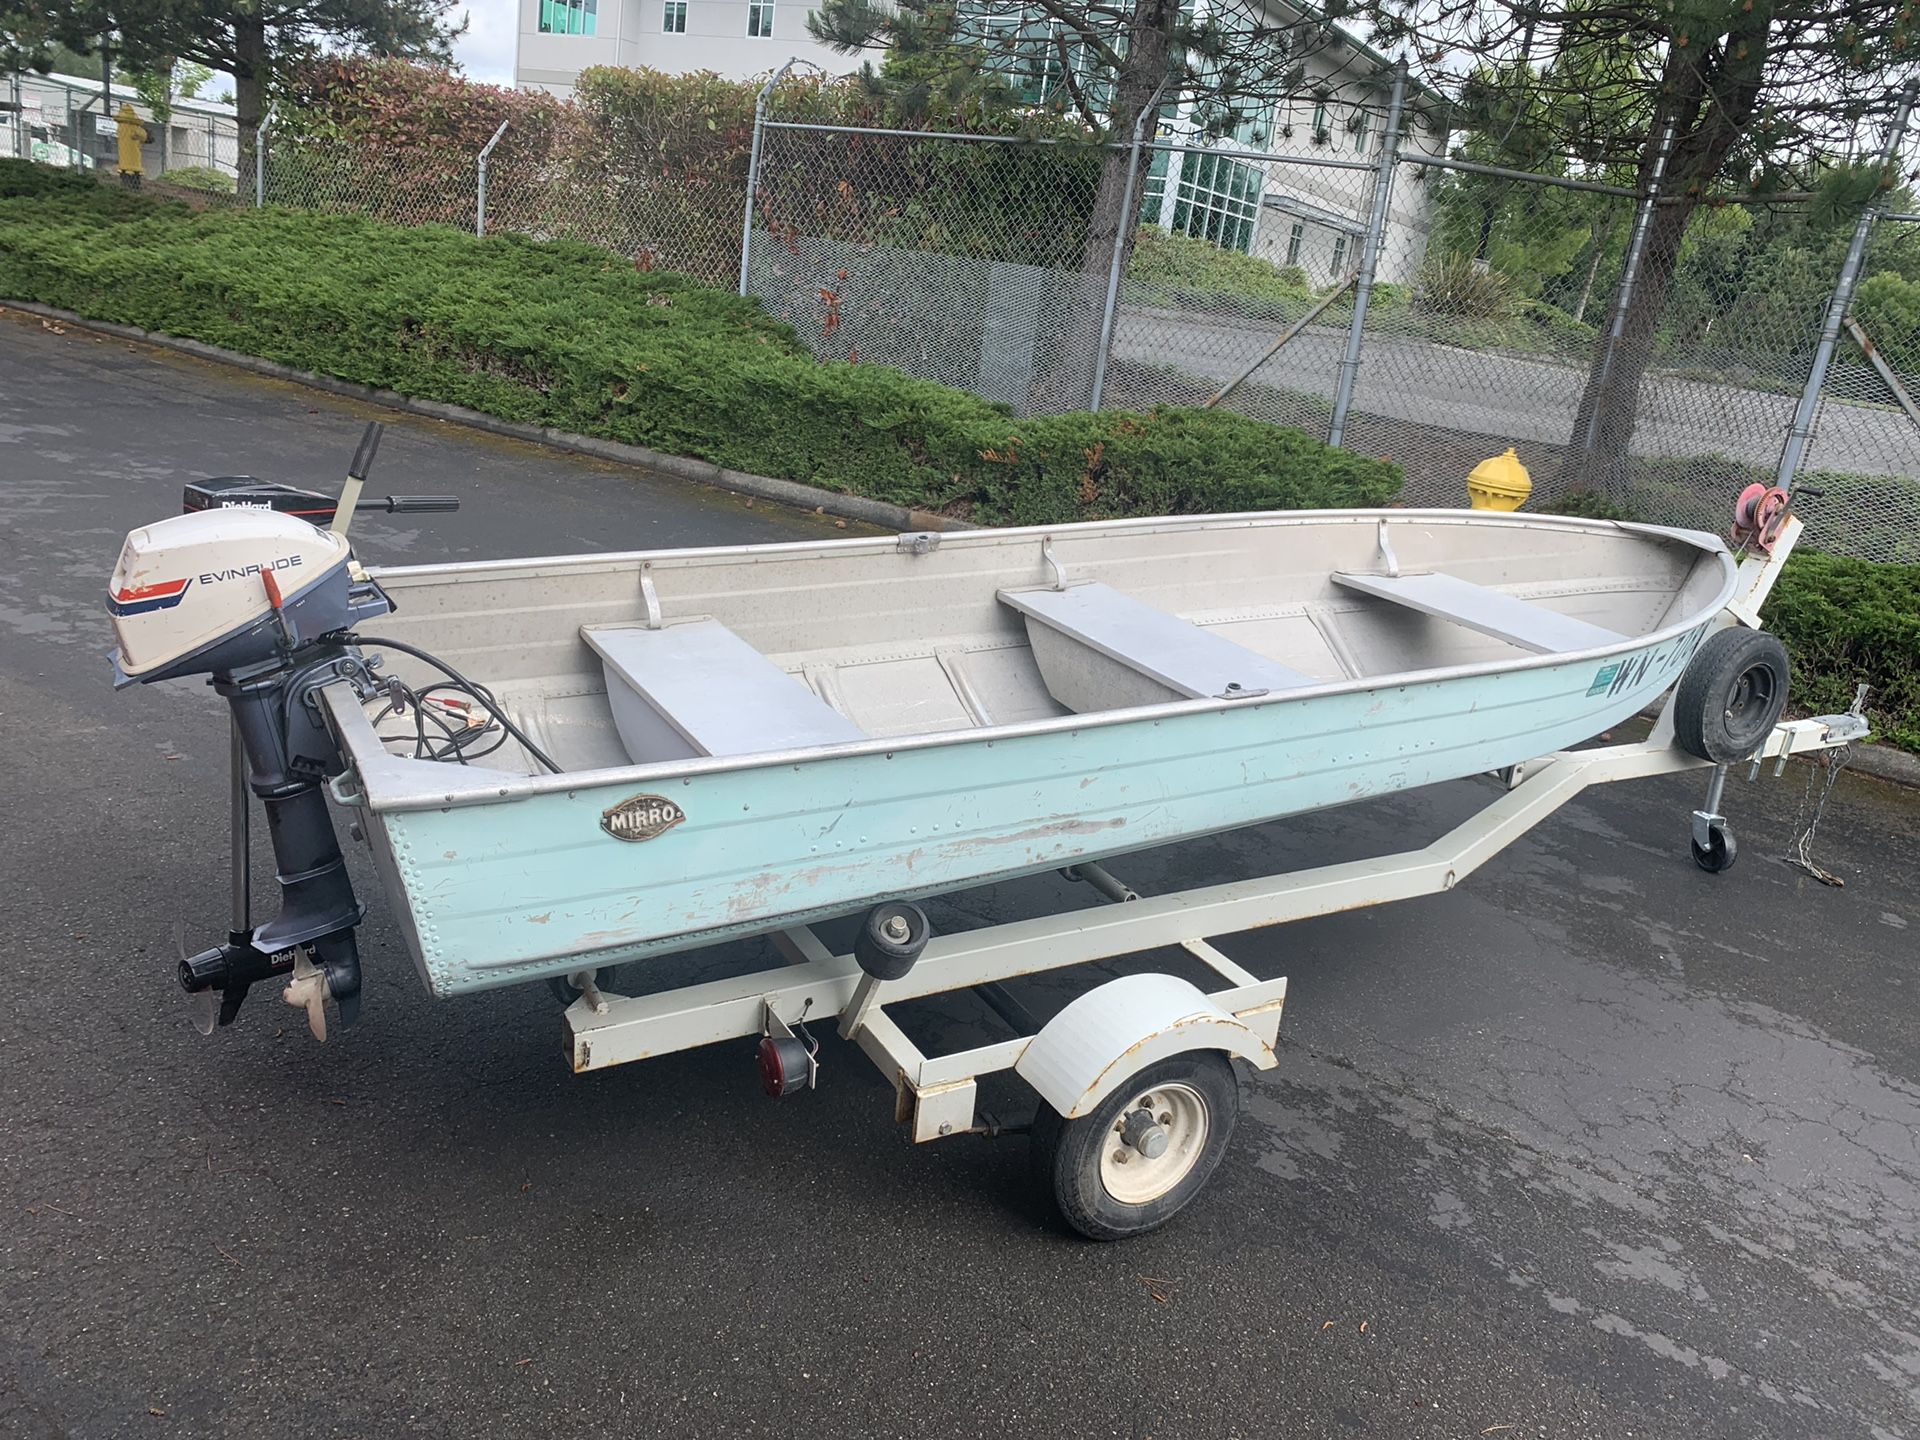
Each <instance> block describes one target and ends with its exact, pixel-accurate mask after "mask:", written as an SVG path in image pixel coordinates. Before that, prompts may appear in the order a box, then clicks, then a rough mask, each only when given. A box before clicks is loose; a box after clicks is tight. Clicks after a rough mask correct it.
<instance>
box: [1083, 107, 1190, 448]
mask: <svg viewBox="0 0 1920 1440" xmlns="http://www.w3.org/2000/svg"><path fill="white" fill-rule="evenodd" d="M1168 78H1171V77H1168ZM1166 88H1167V81H1166V80H1165V79H1163V80H1161V82H1160V83H1159V84H1158V85H1156V86H1154V87H1153V94H1152V95H1150V96H1148V97H1147V103H1146V104H1145V105H1143V106H1141V107H1140V113H1139V114H1138V115H1136V116H1134V117H1133V140H1132V142H1131V144H1129V146H1128V147H1127V183H1126V184H1124V185H1122V186H1121V187H1120V217H1119V219H1118V220H1117V221H1116V222H1115V224H1114V230H1113V259H1112V261H1111V262H1110V263H1109V264H1108V266H1107V294H1106V300H1105V302H1104V303H1103V305H1102V306H1101V310H1100V338H1099V339H1098V340H1097V341H1095V342H1094V343H1095V349H1094V352H1093V391H1092V393H1091V394H1090V395H1089V396H1088V397H1087V409H1089V410H1092V411H1095V412H1098V410H1099V409H1100V401H1101V399H1102V397H1103V396H1104V395H1105V393H1106V389H1107V352H1108V351H1110V350H1112V348H1113V324H1114V318H1115V317H1116V315H1118V313H1119V310H1120V274H1121V272H1122V271H1123V270H1125V269H1126V268H1127V252H1128V251H1129V250H1130V249H1131V248H1132V245H1131V243H1130V241H1131V232H1132V230H1133V227H1134V224H1135V218H1134V213H1133V202H1134V193H1135V186H1137V185H1138V184H1139V182H1140V151H1141V148H1142V147H1143V146H1144V145H1145V144H1146V143H1147V142H1146V126H1147V122H1148V121H1149V120H1152V119H1154V118H1155V117H1156V116H1157V115H1159V113H1160V96H1161V94H1162V92H1163V91H1165V90H1166ZM1156 128H1157V126H1156ZM1168 169H1169V170H1171V169H1172V162H1171V161H1169V162H1168Z"/></svg>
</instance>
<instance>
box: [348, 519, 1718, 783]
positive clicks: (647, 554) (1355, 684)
mask: <svg viewBox="0 0 1920 1440" xmlns="http://www.w3.org/2000/svg"><path fill="white" fill-rule="evenodd" d="M1326 520H1339V521H1345V522H1350V523H1361V522H1367V523H1372V522H1376V521H1379V520H1411V521H1420V522H1428V523H1444V524H1461V525H1464V524H1483V525H1484V524H1494V525H1502V526H1506V525H1513V526H1516V527H1521V528H1525V527H1531V526H1542V525H1544V526H1550V527H1554V528H1560V527H1565V528H1572V529H1581V530H1588V531H1591V532H1594V533H1598V534H1618V533H1621V532H1627V533H1631V534H1637V535H1644V536H1648V537H1651V538H1657V539H1663V540H1668V541H1673V542H1678V543H1681V544H1686V545H1690V546H1692V547H1693V548H1694V549H1696V550H1699V551H1701V552H1702V553H1704V554H1708V555H1712V556H1714V557H1715V558H1716V559H1718V560H1719V562H1720V569H1721V583H1720V587H1719V590H1718V592H1717V593H1716V595H1715V596H1714V598H1713V599H1712V601H1711V602H1709V603H1706V604H1703V605H1701V606H1700V607H1699V608H1698V609H1696V610H1692V611H1690V612H1689V613H1688V614H1687V615H1685V616H1684V617H1682V618H1681V619H1680V620H1678V621H1675V622H1673V623H1671V624H1669V625H1665V626H1662V627H1661V628H1660V629H1658V630H1654V631H1649V632H1647V633H1646V634H1643V635H1635V636H1627V637H1624V638H1622V639H1621V641H1620V642H1619V643H1618V644H1614V645H1600V646H1594V647H1592V648H1589V649H1586V650H1570V651H1562V652H1556V653H1549V654H1544V655H1527V656H1522V657H1517V658H1515V659H1510V660H1487V661H1477V662H1474V663H1472V664H1466V665H1449V666H1440V667H1437V668H1434V669H1431V670H1407V671H1402V672H1398V673H1396V674H1393V675H1390V676H1362V677H1352V678H1348V679H1343V680H1330V681H1328V682H1326V683H1325V684H1321V685H1312V686H1302V687H1300V688H1299V689H1297V690H1287V691H1281V692H1275V693H1272V694H1269V695H1265V696H1249V697H1248V698H1246V699H1241V700H1225V699H1219V698H1217V697H1211V696H1209V697H1204V698H1201V699H1195V700H1178V701H1171V702H1166V703H1160V704H1151V705H1134V706H1128V707H1125V708H1122V709H1116V710H1102V711H1098V712H1092V713H1087V714H1074V715H1060V716H1049V717H1046V718H1044V719H1039V720H1026V721H1018V722H1014V723H1011V724H1007V725H992V726H976V727H969V728H967V729H963V730H939V731H930V732H928V733H926V734H922V735H896V736H883V737H868V738H863V739H860V740H850V741H845V742H842V743H840V744H836V745H818V746H809V747H806V748H803V749H797V750H768V751H759V752H755V753H752V754H747V755H727V756H694V757H690V758H686V759H679V760H668V761H659V762H655V763H653V764H648V765H618V766H603V767H600V768H598V769H593V770H565V771H561V772H559V773H557V774H553V773H546V772H539V773H533V774H517V773H515V772H513V771H508V770H490V769H487V768H485V767H480V766H471V767H469V766H447V765H444V764H441V763H439V762H434V761H423V760H413V759H408V758H406V757H404V756H398V755H394V754H392V753H391V752H390V751H388V750H387V749H386V748H385V747H384V746H383V745H382V744H381V743H380V740H379V737H378V735H377V734H376V732H375V731H374V729H373V726H372V724H371V723H370V722H369V721H368V720H367V718H366V715H365V712H364V711H363V710H362V709H361V707H360V702H359V700H358V699H357V698H355V696H354V695H353V691H352V689H351V687H350V686H349V685H348V684H347V683H346V682H345V681H336V682H334V683H331V684H328V685H326V686H324V687H323V688H322V690H321V694H322V696H323V697H324V700H325V703H326V705H327V708H328V711H329V713H330V714H331V715H332V717H333V721H334V728H335V733H336V736H337V738H338V739H339V741H340V743H341V744H342V746H343V747H344V748H345V750H346V752H347V754H348V756H349V758H350V760H351V761H352V768H353V770H354V771H355V772H356V774H357V776H358V780H359V785H360V789H361V792H362V796H363V798H364V801H365V803H366V805H367V807H368V808H369V809H371V810H372V811H373V812H375V813H376V814H379V813H387V812H394V813H404V812H408V811H417V810H438V809H445V808H448V807H452V806H471V805H489V804H502V803H511V802H512V801H515V800H520V799H526V798H529V797H531V796H535V795H547V794H554V793H561V792H571V791H578V790H598V789H602V788H611V787H616V786H617V787H622V788H624V787H626V786H630V785H647V784H659V783H662V782H665V781H668V780H686V779H692V778H694V777H696V776H702V775H710V774H721V773H727V772H732V771H745V770H757V769H770V768H774V767H780V766H796V765H800V764H804V763H810V762H814V761H821V760H839V759H851V758H857V757H861V756H866V755H885V756H887V757H889V758H891V757H892V756H893V755H894V754H895V753H897V752H900V751H905V750H923V749H936V748H944V747H947V746H953V745H971V744H988V745H991V744H993V743H994V742H996V741H1001V740H1017V739H1023V738H1026V737H1028V736H1032V735H1045V734H1053V733H1058V732H1072V731H1079V730H1088V729H1095V728H1102V727H1105V726H1109V725H1122V724H1131V723H1135V722H1138V721H1141V720H1155V721H1158V720H1171V719H1184V718H1186V717H1187V716H1197V715H1205V714H1222V713H1225V712H1226V711H1229V710H1232V711H1244V710H1256V711H1257V710H1265V709H1267V708H1269V707H1273V706H1280V705H1293V704H1298V703H1301V702H1303V701H1308V700H1317V699H1322V698H1326V697H1329V696H1334V695H1347V694H1354V693H1360V692H1364V691H1367V690H1382V689H1404V688H1407V687H1408V686H1414V685H1418V686H1423V687H1424V686H1427V685H1437V684H1441V683H1444V682H1447V681H1451V680H1458V679H1466V678H1470V677H1479V676H1485V675H1493V674H1509V673H1517V672H1522V671H1528V670H1539V669H1546V668H1549V667H1553V666H1574V665H1582V664H1587V663H1591V662H1593V661H1596V660H1607V659H1610V658H1613V657H1615V656H1618V655H1623V654H1628V653H1631V652H1633V651H1637V650H1641V649H1645V648H1647V647H1650V646H1654V645H1659V644H1663V643H1665V642H1666V641H1668V640H1672V639H1675V638H1677V637H1678V636H1681V635H1684V634H1687V633H1688V632H1690V631H1692V630H1695V629H1697V628H1698V627H1700V626H1701V625H1703V624H1708V623H1711V621H1712V620H1713V617H1714V616H1715V615H1716V614H1718V613H1719V612H1721V611H1722V610H1724V609H1725V608H1726V606H1727V604H1728V602H1729V601H1731V600H1732V599H1733V596H1734V593H1735V591H1736V590H1737V589H1738V586H1739V568H1738V566H1737V564H1736V562H1735V560H1734V557H1733V555H1732V554H1731V552H1729V551H1728V549H1727V547H1726V544H1725V542H1724V541H1722V540H1721V539H1720V537H1719V536H1717V535H1712V534H1709V533H1707V532H1705V531H1698V530H1684V529H1676V528H1671V527H1667V526H1660V525H1639V524H1631V523H1627V522H1623V521H1614V520H1587V519H1582V518H1579V517H1574V516H1560V515H1526V516H1522V515H1517V514H1514V513H1511V512H1499V513H1498V514H1497V515H1490V514H1488V513H1487V512H1484V511H1473V510H1457V509H1446V510H1300V511H1279V512H1264V511H1263V512H1249V513H1243V514H1234V515H1226V516H1211V515H1209V516H1178V517H1151V518H1146V519H1140V520H1121V521H1111V520H1108V521H1086V522H1081V523H1079V524H1075V525H1065V526H1049V525H1035V526H1022V527H1019V528H1017V529H999V530H982V531H964V532H959V533H958V534H954V535H951V536H948V537H943V540H942V544H945V543H948V540H949V539H951V540H953V541H956V542H959V543H968V542H971V543H983V542H986V543H1001V542H1004V541H1005V540H1007V539H1009V538H1018V537H1022V536H1027V537H1039V538H1045V537H1057V536H1062V535H1070V534H1075V533H1086V532H1089V531H1110V530H1112V529H1116V528H1122V527H1124V528H1127V529H1132V530H1142V531H1146V532H1149V533H1151V532H1152V531H1153V530H1155V529H1168V530H1184V529H1208V528H1221V529H1225V528H1242V527H1244V528H1255V527H1260V526H1267V525H1273V526H1280V525H1289V524H1305V523H1310V522H1313V521H1326ZM828 548H831V549H834V550H840V549H843V548H847V549H858V548H868V549H880V550H883V551H885V552H888V553H893V552H896V551H897V550H898V548H899V537H898V536H877V537H865V536H859V537H853V538H851V539H847V540H825V541H800V542H782V543H779V544H775V545H729V546H707V547H701V548H698V549H685V550H667V551H648V550H641V551H629V552H622V553H620V554H607V555H598V554H596V555H573V556H552V557H541V558H534V559H520V560H487V561H477V562H472V563H462V562H452V563H446V564H439V565H423V566H409V567H404V568H400V569H389V570H384V571H383V570H375V571H373V572H372V574H373V575H374V578H375V579H377V580H381V581H383V582H384V581H386V580H388V579H394V580H399V581H401V582H403V584H402V588H404V582H406V581H408V580H414V579H418V580H420V581H422V582H425V581H429V580H432V579H446V578H450V577H457V576H461V575H469V574H473V573H475V572H486V573H488V574H490V575H495V576H498V575H502V574H511V573H513V572H525V571H532V570H537V569H539V568H540V567H543V566H551V565H554V564H558V563H565V564H566V565H568V566H569V567H570V568H587V567H596V568H597V567H600V566H609V567H622V568H623V567H625V566H628V565H631V564H633V563H635V562H646V563H655V564H657V563H660V562H661V561H662V560H663V559H664V560H670V561H672V562H682V563H691V562H696V561H702V560H712V559H717V558H722V557H737V556H743V555H748V554H766V555H768V556H769V558H774V556H773V554H772V553H770V552H779V554H780V555H782V556H790V555H794V554H797V553H803V552H814V553H817V552H818V551H820V550H822V549H828ZM372 648H375V649H377V648H378V647H377V646H374V647H372ZM336 692H337V693H336ZM421 765H434V766H435V770H436V772H450V773H446V774H445V779H444V782H443V781H442V780H441V779H439V778H436V779H435V782H434V783H432V784H430V785H429V784H427V783H425V781H424V777H423V776H422V774H421V772H420V771H419V770H418V768H417V767H419V766H421Z"/></svg>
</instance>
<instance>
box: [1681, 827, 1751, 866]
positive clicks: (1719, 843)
mask: <svg viewBox="0 0 1920 1440" xmlns="http://www.w3.org/2000/svg"><path fill="white" fill-rule="evenodd" d="M1689 844H1691V846H1692V847H1693V863H1694V864H1696V865H1698V866H1699V867H1700V868H1701V869H1702V870H1704V871H1706V872H1707V873H1708V874H1709V875H1718V874H1719V873H1720V872H1721V871H1722V870H1731V869H1732V868H1733V862H1734V861H1735V860H1737V859H1738V858H1739V857H1740V847H1739V846H1738V845H1736V844H1734V841H1733V832H1732V831H1731V830H1729V829H1727V827H1726V826H1724V825H1709V826H1707V833H1706V840H1705V842H1704V843H1703V842H1702V841H1701V839H1700V837H1699V836H1697V835H1696V836H1694V837H1693V838H1692V840H1691V841H1689Z"/></svg>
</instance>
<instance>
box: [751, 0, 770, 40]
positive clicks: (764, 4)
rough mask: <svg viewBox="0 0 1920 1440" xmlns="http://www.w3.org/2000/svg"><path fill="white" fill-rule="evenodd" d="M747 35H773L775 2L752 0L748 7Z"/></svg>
mask: <svg viewBox="0 0 1920 1440" xmlns="http://www.w3.org/2000/svg"><path fill="white" fill-rule="evenodd" d="M747 34H749V35H771V34H773V0H750V3H749V4H748V5H747Z"/></svg>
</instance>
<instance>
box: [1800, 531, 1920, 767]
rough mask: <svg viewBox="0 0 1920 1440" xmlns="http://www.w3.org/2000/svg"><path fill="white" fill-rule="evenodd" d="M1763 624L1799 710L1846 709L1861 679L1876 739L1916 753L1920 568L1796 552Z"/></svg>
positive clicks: (1919, 712)
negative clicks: (1783, 655)
mask: <svg viewBox="0 0 1920 1440" xmlns="http://www.w3.org/2000/svg"><path fill="white" fill-rule="evenodd" d="M1762 618H1763V619H1765V621H1766V623H1767V628H1768V629H1770V630H1772V631H1773V632H1774V633H1775V634H1776V635H1778V636H1779V637H1780V638H1781V640H1783V641H1784V642H1786V646H1787V650H1788V652H1789V654H1790V655H1791V656H1792V659H1793V703H1794V705H1795V707H1796V708H1798V709H1803V710H1808V711H1812V712H1814V713H1816V714H1828V713H1832V712H1834V711H1839V710H1845V709H1846V708H1847V707H1848V706H1849V705H1851V704H1852V703H1853V687H1854V686H1855V685H1856V684H1858V683H1859V682H1860V681H1862V680H1864V681H1866V682H1867V684H1869V685H1871V686H1872V687H1873V696H1872V698H1871V699H1870V700H1869V701H1868V702H1867V710H1868V713H1869V714H1871V715H1872V716H1873V723H1874V730H1875V732H1876V733H1875V738H1876V739H1879V740H1883V741H1885V742H1886V743H1887V744H1889V745H1898V746H1899V747H1901V748H1902V749H1903V750H1915V751H1920V565H1880V564H1875V563H1873V562H1872V561H1868V560H1848V559H1843V558H1842V557H1840V556H1838V555H1821V554H1818V553H1817V552H1812V551H1807V550H1796V551H1795V552H1794V554H1793V558H1792V559H1790V560H1788V561H1787V566H1786V569H1785V570H1784V571H1783V572H1782V573H1781V576H1780V579H1779V582H1778V583H1777V584H1775V586H1774V587H1773V594H1772V595H1771V596H1770V597H1769V598H1768V600H1767V605H1766V609H1765V612H1764V614H1763V616H1762Z"/></svg>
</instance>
